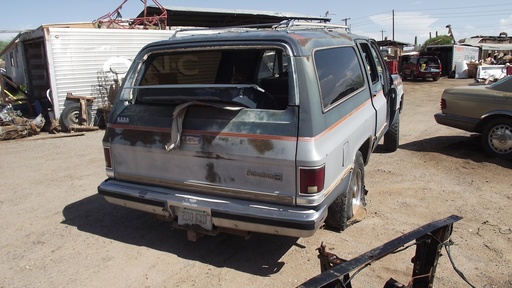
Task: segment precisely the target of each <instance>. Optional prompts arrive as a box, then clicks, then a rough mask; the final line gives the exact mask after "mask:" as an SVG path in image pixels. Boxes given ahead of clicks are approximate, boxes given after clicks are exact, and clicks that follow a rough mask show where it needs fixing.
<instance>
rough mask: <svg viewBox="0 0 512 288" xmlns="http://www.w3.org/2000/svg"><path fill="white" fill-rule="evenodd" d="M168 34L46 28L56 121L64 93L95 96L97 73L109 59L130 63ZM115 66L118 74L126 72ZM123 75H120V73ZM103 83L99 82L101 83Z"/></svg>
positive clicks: (163, 32)
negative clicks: (151, 44) (138, 54)
mask: <svg viewBox="0 0 512 288" xmlns="http://www.w3.org/2000/svg"><path fill="white" fill-rule="evenodd" d="M171 34H172V31H169V30H131V29H130V30H128V29H85V28H51V27H49V28H48V33H47V36H46V41H47V53H48V67H49V73H50V81H51V87H52V96H53V101H54V103H55V104H57V103H58V106H57V105H56V106H57V107H58V109H56V110H58V111H55V112H56V115H55V116H56V117H59V116H60V112H61V111H62V109H64V101H65V99H66V94H67V93H68V92H71V93H73V94H74V95H83V96H97V94H98V93H97V91H96V88H97V86H98V84H99V81H98V72H101V71H102V70H103V65H104V64H105V62H107V61H109V59H119V58H116V57H122V58H124V59H128V60H130V61H131V60H133V58H134V57H135V55H136V54H137V52H139V50H140V49H141V48H142V47H143V46H144V45H146V44H147V43H150V42H153V41H158V40H163V39H168V38H169V37H170V36H171ZM123 66H125V65H122V64H121V65H119V64H118V66H117V67H118V70H119V71H118V72H126V70H127V69H128V68H124V69H123ZM122 69H123V70H124V71H120V70H122ZM101 82H103V81H101Z"/></svg>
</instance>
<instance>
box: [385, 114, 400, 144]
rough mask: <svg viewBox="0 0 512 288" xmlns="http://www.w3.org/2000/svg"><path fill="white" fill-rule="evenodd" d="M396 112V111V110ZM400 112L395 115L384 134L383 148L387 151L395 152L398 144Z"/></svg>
mask: <svg viewBox="0 0 512 288" xmlns="http://www.w3.org/2000/svg"><path fill="white" fill-rule="evenodd" d="M397 113H398V112H397ZM399 142H400V114H397V115H396V119H395V121H394V122H393V124H391V127H389V130H388V131H387V132H386V133H385V134H384V149H386V151H389V152H395V151H396V150H397V149H398V145H399V144H400V143H399Z"/></svg>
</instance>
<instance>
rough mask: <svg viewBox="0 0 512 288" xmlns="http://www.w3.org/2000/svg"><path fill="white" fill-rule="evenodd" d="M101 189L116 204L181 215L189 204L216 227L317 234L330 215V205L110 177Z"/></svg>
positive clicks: (106, 197)
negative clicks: (218, 194) (302, 204)
mask: <svg viewBox="0 0 512 288" xmlns="http://www.w3.org/2000/svg"><path fill="white" fill-rule="evenodd" d="M98 193H99V194H101V195H103V196H104V197H105V199H106V200H107V201H108V202H110V203H112V204H116V205H120V206H125V207H129V208H132V209H136V210H140V211H145V212H149V213H154V214H158V215H163V216H169V217H171V218H174V219H175V220H177V219H176V217H177V213H176V211H177V209H180V208H189V209H195V210H202V211H205V212H206V213H207V214H208V215H211V219H212V223H213V226H214V229H215V228H219V227H222V228H228V229H235V230H240V231H251V232H259V233H267V234H276V235H285V236H293V237H308V236H311V235H313V234H314V233H315V232H316V231H317V230H318V228H319V227H320V226H321V225H322V224H323V222H324V220H325V217H326V216H327V207H325V206H323V207H320V208H318V210H314V209H311V208H301V207H289V206H282V205H271V204H268V203H255V202H250V201H246V200H238V199H228V198H221V197H213V196H205V195H200V194H197V193H191V192H186V191H179V190H172V189H168V188H162V187H154V186H147V185H139V184H133V183H127V182H122V181H117V180H113V179H107V180H105V181H104V182H102V183H101V184H100V186H98Z"/></svg>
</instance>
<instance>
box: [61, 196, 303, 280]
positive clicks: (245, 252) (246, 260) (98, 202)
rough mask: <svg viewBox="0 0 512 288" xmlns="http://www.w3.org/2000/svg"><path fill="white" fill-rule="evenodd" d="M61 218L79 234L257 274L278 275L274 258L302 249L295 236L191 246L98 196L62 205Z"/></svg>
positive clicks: (209, 240)
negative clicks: (291, 250)
mask: <svg viewBox="0 0 512 288" xmlns="http://www.w3.org/2000/svg"><path fill="white" fill-rule="evenodd" d="M63 215H64V219H65V220H64V221H62V222H61V223H62V224H65V225H70V226H74V227H76V228H77V229H78V230H80V231H84V232H87V233H91V234H95V235H98V236H101V237H105V238H108V239H112V240H115V241H119V242H123V243H127V244H132V245H136V246H144V247H148V248H151V249H155V250H159V251H164V252H168V253H172V254H175V255H177V256H178V257H181V258H183V259H189V260H195V261H199V262H202V263H205V264H209V265H212V266H215V267H228V268H231V269H234V270H237V271H241V272H245V273H249V274H253V275H258V276H269V275H272V274H275V273H278V272H279V271H280V270H281V268H282V267H283V266H284V264H285V263H284V262H282V261H280V259H281V258H282V256H283V255H284V254H286V252H287V251H288V250H289V249H290V248H291V247H292V246H294V245H296V246H298V247H301V248H305V247H302V246H301V245H300V244H297V243H296V242H297V238H292V237H283V236H273V235H266V234H257V233H254V234H253V235H251V237H250V238H249V239H247V240H245V239H244V238H242V237H240V236H234V235H229V234H219V235H218V236H215V237H212V236H205V237H204V238H201V239H199V240H198V241H197V242H191V241H188V240H187V236H186V232H185V231H183V230H170V229H169V226H168V224H166V223H162V222H158V221H156V220H155V219H154V218H153V216H152V215H151V214H148V213H143V212H139V211H136V210H132V209H128V208H124V207H120V206H116V205H112V204H110V203H107V202H106V201H105V199H104V198H103V196H101V195H98V194H96V195H92V196H90V197H87V198H84V199H82V200H80V201H77V202H75V203H71V204H69V205H67V206H66V207H65V208H64V210H63Z"/></svg>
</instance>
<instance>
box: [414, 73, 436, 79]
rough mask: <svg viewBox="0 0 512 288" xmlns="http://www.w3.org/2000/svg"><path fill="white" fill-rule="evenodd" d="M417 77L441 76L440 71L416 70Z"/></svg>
mask: <svg viewBox="0 0 512 288" xmlns="http://www.w3.org/2000/svg"><path fill="white" fill-rule="evenodd" d="M416 77H417V78H422V79H426V78H439V77H441V72H418V75H417V76H416Z"/></svg>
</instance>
